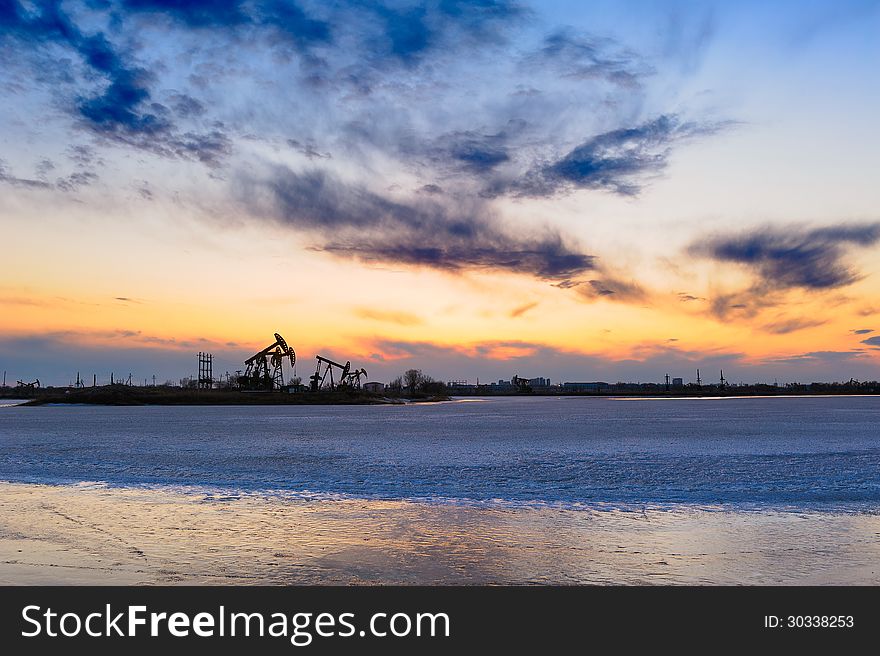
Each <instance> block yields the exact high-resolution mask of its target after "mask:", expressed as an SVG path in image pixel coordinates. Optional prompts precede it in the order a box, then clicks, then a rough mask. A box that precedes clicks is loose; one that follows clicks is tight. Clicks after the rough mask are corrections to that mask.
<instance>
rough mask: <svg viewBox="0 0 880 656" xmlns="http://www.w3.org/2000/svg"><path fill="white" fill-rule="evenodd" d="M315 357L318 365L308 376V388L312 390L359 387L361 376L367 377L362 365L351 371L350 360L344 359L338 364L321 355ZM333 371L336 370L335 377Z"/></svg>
mask: <svg viewBox="0 0 880 656" xmlns="http://www.w3.org/2000/svg"><path fill="white" fill-rule="evenodd" d="M315 359H316V360H317V361H318V366H317V367H316V369H315V373H313V374H312V375H311V376H309V389H311V391H313V392H318V391H320V390H322V389H329V390H335V389H339V388H346V389H360V388H361V376H363V377H364V378H366V377H367V370H366V369H364V368H363V367H362V368H360V369H355V370H354V371H352V369H351V361H350V360H346V361H345V364H339V363H338V362H334V361H333V360H331V359H329V358H325V357H324V356H322V355H316V356H315ZM322 370H323V373H322ZM334 371H336V372H337V375H336V376H335V377H334V375H333V372H334Z"/></svg>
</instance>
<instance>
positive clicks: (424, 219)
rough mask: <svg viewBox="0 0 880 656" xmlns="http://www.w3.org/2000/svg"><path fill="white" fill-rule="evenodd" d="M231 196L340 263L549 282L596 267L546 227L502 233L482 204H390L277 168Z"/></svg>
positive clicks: (243, 181) (324, 178) (241, 183)
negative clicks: (312, 240)
mask: <svg viewBox="0 0 880 656" xmlns="http://www.w3.org/2000/svg"><path fill="white" fill-rule="evenodd" d="M236 195H237V197H238V198H239V200H240V201H242V202H245V203H247V205H248V206H249V207H250V208H251V209H255V210H257V211H258V212H261V213H262V214H263V216H267V217H269V218H272V219H274V220H276V221H278V222H279V223H281V224H283V225H286V226H289V227H291V228H293V229H296V230H299V231H304V232H307V233H309V234H311V235H314V236H316V237H318V238H319V242H318V243H317V244H316V245H315V248H316V249H318V250H322V251H326V252H328V253H332V254H334V255H337V256H339V257H347V258H356V259H359V260H362V261H367V262H383V263H393V264H403V265H411V266H425V267H430V268H434V269H441V270H446V271H463V270H489V271H502V272H512V273H520V274H528V275H532V276H535V277H538V278H542V279H548V280H554V279H564V278H570V277H572V276H576V275H580V274H582V273H584V272H585V271H589V270H591V269H593V268H594V266H595V262H594V260H595V258H594V257H593V256H592V255H587V254H585V253H582V252H580V251H578V250H577V249H575V248H574V247H573V246H570V245H569V244H568V243H566V240H564V239H563V237H562V236H561V235H559V234H558V233H555V232H553V231H552V230H550V229H546V230H544V231H543V232H542V233H540V234H536V235H533V236H526V235H523V234H513V233H511V232H508V231H507V230H505V229H503V228H502V227H501V226H500V225H499V223H498V221H497V219H496V218H495V217H494V215H493V214H492V212H491V211H490V209H489V208H488V207H487V206H486V205H485V204H483V203H480V202H475V203H471V204H469V205H467V204H465V205H461V204H457V203H444V202H441V201H440V200H437V199H435V198H424V197H419V198H417V199H416V200H408V201H403V200H397V199H392V198H389V197H387V196H383V195H380V194H377V193H375V192H373V191H370V190H368V189H366V188H364V187H361V186H357V185H353V184H347V183H344V182H342V181H340V180H339V179H337V178H335V177H333V176H331V175H329V174H327V173H325V172H323V171H320V170H311V171H308V172H305V173H297V172H294V171H292V170H291V169H289V168H288V167H285V166H275V167H273V168H272V169H271V170H270V172H269V174H268V175H267V176H265V177H263V178H257V177H253V176H251V175H248V174H242V175H241V176H239V178H238V181H237V190H236Z"/></svg>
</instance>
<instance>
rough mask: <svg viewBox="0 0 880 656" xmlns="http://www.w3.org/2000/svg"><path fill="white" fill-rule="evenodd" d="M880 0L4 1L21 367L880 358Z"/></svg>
mask: <svg viewBox="0 0 880 656" xmlns="http://www.w3.org/2000/svg"><path fill="white" fill-rule="evenodd" d="M878 34H880V2H867V1H863V2H855V1H853V2H845V1H829V2H808V1H804V2H782V1H780V2H769V3H768V2H737V3H731V2H716V3H713V2H673V1H670V2H647V1H646V2H619V1H608V2H586V1H582V0H577V1H576V0H571V1H566V2H563V1H557V2H549V1H548V2H530V3H529V2H522V3H520V2H512V1H508V0H476V1H472V2H465V1H463V0H434V1H431V2H408V1H399V2H398V1H392V0H389V1H384V0H378V1H371V0H361V1H353V2H342V1H333V0H326V1H321V2H319V1H314V2H312V1H307V0H228V1H221V0H213V1H211V0H196V1H192V2H183V1H173V0H82V1H64V2H53V1H51V0H46V1H43V2H26V1H24V0H0V85H2V86H0V88H2V96H0V237H2V242H0V243H2V246H3V248H2V272H3V274H2V277H0V370H6V371H7V382H11V383H13V384H14V382H15V380H17V379H19V378H22V379H25V380H33V379H34V378H40V379H41V381H42V382H43V384H66V383H68V382H69V381H70V380H73V379H75V377H76V373H77V372H80V373H82V375H83V376H85V377H87V378H88V380H89V381H91V379H92V374H93V373H94V374H97V376H98V380H99V381H105V380H106V379H108V378H109V375H110V372H111V371H112V372H114V373H115V374H117V375H125V376H127V375H128V374H129V373H132V375H133V378H134V379H135V380H140V381H141V382H143V379H144V378H147V377H151V376H152V375H154V374H155V375H156V376H157V378H159V379H160V380H162V381H164V380H165V379H174V380H177V378H179V377H181V376H184V375H187V374H193V373H195V371H196V355H195V354H196V353H197V352H198V351H200V350H207V351H211V352H213V353H214V354H215V357H216V363H215V373H218V372H219V373H223V372H224V371H230V372H232V371H235V370H236V369H242V368H243V365H242V364H241V363H242V360H243V359H244V357H247V356H248V355H250V354H251V353H253V352H254V351H256V350H258V349H260V348H262V347H263V346H266V345H268V344H269V343H270V342H271V341H272V340H273V337H272V334H273V333H274V332H276V331H277V332H280V333H281V334H283V335H284V336H285V338H286V339H287V340H288V342H290V343H291V345H293V346H294V348H295V349H296V352H297V356H298V366H297V373H298V374H299V375H300V376H302V377H303V378H306V377H307V376H308V375H309V374H310V373H311V372H312V371H313V370H314V356H315V354H317V353H320V354H322V355H325V356H327V357H331V358H334V359H337V360H342V361H343V362H344V361H345V360H351V361H352V363H353V364H354V365H355V366H363V367H365V368H366V369H367V371H368V373H369V376H370V379H371V380H379V381H385V382H387V381H388V380H390V379H391V378H393V377H394V376H396V375H398V374H399V373H401V372H402V371H403V370H405V369H407V368H410V367H412V366H416V367H418V368H421V369H423V370H424V371H426V372H427V373H429V374H431V375H433V376H434V377H435V378H439V379H442V380H447V379H467V380H469V381H470V382H475V380H476V378H477V377H480V381H481V382H488V381H489V380H493V379H495V380H497V379H499V378H505V379H509V378H510V377H511V376H513V375H514V374H517V375H520V376H524V377H535V376H545V377H549V378H551V379H552V380H553V381H554V382H556V381H565V380H567V381H592V380H605V381H609V382H615V381H618V380H632V381H659V380H661V379H662V377H663V375H664V374H666V373H669V374H670V375H672V376H681V377H683V378H684V379H685V381H690V380H693V378H694V376H695V370H696V368H697V367H699V368H700V369H701V372H702V374H703V378H704V380H707V381H709V380H711V381H715V380H717V378H718V373H719V370H720V369H724V374H725V377H726V378H728V379H729V380H731V381H734V382H739V381H744V382H753V381H757V380H762V381H770V382H772V381H773V380H774V379H778V380H779V382H780V383H782V382H788V381H806V382H809V381H812V380H848V379H849V378H850V377H855V378H857V379H878V378H880V179H878V178H880V128H878V119H877V117H878V116H880V73H878V62H880V38H878Z"/></svg>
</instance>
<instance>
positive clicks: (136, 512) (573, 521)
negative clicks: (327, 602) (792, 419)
mask: <svg viewBox="0 0 880 656" xmlns="http://www.w3.org/2000/svg"><path fill="white" fill-rule="evenodd" d="M877 533H880V516H878V515H876V514H872V513H865V514H837V513H824V512H816V511H809V512H802V513H792V512H775V511H767V512H736V511H733V510H723V509H722V510H714V511H711V512H705V511H701V510H700V509H698V508H687V507H682V508H681V509H680V510H676V511H653V510H650V509H646V510H645V511H643V512H641V513H639V512H620V511H601V512H595V511H590V510H567V509H557V508H503V507H502V508H498V507H469V506H456V505H436V504H430V503H422V502H414V501H372V500H362V499H341V500H308V499H293V500H292V499H280V498H256V497H248V496H242V497H234V496H232V497H230V496H218V495H214V494H209V493H195V492H193V493H184V492H179V491H170V490H154V489H135V488H111V487H105V486H103V485H100V484H87V483H81V484H71V485H42V484H28V483H8V482H0V583H2V584H36V585H50V584H95V585H110V584H136V585H168V584H222V583H236V584H244V585H255V584H274V585H291V584H293V585H304V584H345V585H364V584H405V585H412V584H425V585H485V584H514V585H535V584H606V585H607V584H613V585H619V584H625V585H644V584H666V585H675V584H687V585H694V584H696V585H721V584H747V585H750V584H767V585H794V584H805V585H806V584H810V585H835V584H836V585H877V584H880V566H878V563H880V544H878V543H877V540H876V535H877ZM829 554H835V556H834V557H833V558H829V557H828V555H829Z"/></svg>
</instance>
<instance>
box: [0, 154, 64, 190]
mask: <svg viewBox="0 0 880 656" xmlns="http://www.w3.org/2000/svg"><path fill="white" fill-rule="evenodd" d="M0 183H4V184H8V185H12V186H13V187H26V188H30V189H51V188H52V185H51V184H49V183H48V182H46V181H45V180H33V179H31V178H19V177H17V176H15V175H13V174H12V172H11V171H10V170H9V168H8V167H7V165H6V162H4V161H3V160H0Z"/></svg>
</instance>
